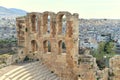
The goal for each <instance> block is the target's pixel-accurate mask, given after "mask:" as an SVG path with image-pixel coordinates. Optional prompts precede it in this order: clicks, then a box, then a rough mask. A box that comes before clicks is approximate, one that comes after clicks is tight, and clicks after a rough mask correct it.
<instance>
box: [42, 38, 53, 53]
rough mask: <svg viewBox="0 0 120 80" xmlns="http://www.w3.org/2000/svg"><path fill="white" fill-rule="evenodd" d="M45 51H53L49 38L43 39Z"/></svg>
mask: <svg viewBox="0 0 120 80" xmlns="http://www.w3.org/2000/svg"><path fill="white" fill-rule="evenodd" d="M43 48H44V53H47V52H51V43H50V41H48V40H45V41H43Z"/></svg>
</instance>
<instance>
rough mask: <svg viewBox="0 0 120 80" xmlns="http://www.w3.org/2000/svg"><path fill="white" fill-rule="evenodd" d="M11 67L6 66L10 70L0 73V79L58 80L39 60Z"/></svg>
mask: <svg viewBox="0 0 120 80" xmlns="http://www.w3.org/2000/svg"><path fill="white" fill-rule="evenodd" d="M11 67H12V68H11ZM11 67H7V68H6V69H12V70H10V71H9V72H8V73H5V74H4V75H2V77H1V78H0V80H60V79H59V77H58V76H57V75H56V74H54V73H52V72H51V71H50V70H49V69H48V68H47V67H46V66H44V65H43V64H42V62H41V61H36V62H30V63H24V64H19V65H16V66H11ZM13 68H15V69H13ZM2 71H4V70H2Z"/></svg>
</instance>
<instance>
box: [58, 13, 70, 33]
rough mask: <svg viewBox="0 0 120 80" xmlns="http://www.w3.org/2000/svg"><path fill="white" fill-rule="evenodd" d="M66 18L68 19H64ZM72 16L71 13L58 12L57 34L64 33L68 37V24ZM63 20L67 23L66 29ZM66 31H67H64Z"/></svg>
mask: <svg viewBox="0 0 120 80" xmlns="http://www.w3.org/2000/svg"><path fill="white" fill-rule="evenodd" d="M64 16H65V17H66V19H63V17H64ZM71 16H72V15H71V14H70V13H69V12H64V11H63V12H58V13H57V16H56V20H57V34H62V33H64V35H66V33H67V29H68V25H67V24H68V22H69V21H70V18H71ZM63 20H64V21H65V25H66V27H65V28H64V27H63V23H62V22H63ZM63 29H66V30H63Z"/></svg>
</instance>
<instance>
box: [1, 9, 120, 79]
mask: <svg viewBox="0 0 120 80" xmlns="http://www.w3.org/2000/svg"><path fill="white" fill-rule="evenodd" d="M64 16H65V18H63V17H64ZM63 21H64V24H62V22H63ZM16 25H17V33H18V34H17V37H18V46H19V47H18V54H17V57H15V59H13V62H17V63H16V64H15V65H10V66H8V67H5V68H2V69H0V80H120V56H115V57H113V58H111V59H110V62H109V63H110V67H109V68H105V69H104V70H99V68H98V67H97V64H96V59H95V58H94V57H93V56H91V55H89V54H79V28H78V25H79V15H78V14H77V13H73V14H71V13H69V12H66V11H61V12H58V13H57V14H56V13H54V12H48V11H46V12H43V13H38V12H32V13H28V14H27V15H26V16H23V17H19V18H17V19H16ZM64 25H65V26H66V27H64ZM88 52H89V51H86V53H88ZM26 60H27V61H28V62H27V63H25V62H24V61H26ZM29 61H31V62H29Z"/></svg>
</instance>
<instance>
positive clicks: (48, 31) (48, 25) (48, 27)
mask: <svg viewBox="0 0 120 80" xmlns="http://www.w3.org/2000/svg"><path fill="white" fill-rule="evenodd" d="M50 22H51V20H50V16H49V15H48V22H47V33H48V34H49V33H50Z"/></svg>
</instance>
